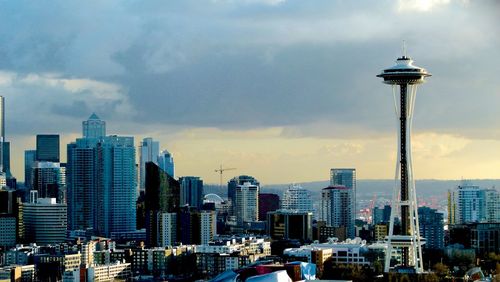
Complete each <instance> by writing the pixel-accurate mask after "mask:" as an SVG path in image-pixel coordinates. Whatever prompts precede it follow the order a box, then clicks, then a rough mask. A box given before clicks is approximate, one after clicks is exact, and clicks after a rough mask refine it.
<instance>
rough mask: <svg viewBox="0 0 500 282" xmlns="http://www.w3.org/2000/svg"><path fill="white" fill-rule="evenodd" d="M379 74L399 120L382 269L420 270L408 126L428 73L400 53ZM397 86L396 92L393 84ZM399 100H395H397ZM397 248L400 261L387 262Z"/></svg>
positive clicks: (420, 271)
mask: <svg viewBox="0 0 500 282" xmlns="http://www.w3.org/2000/svg"><path fill="white" fill-rule="evenodd" d="M377 76H378V77H381V78H383V80H384V83H385V84H389V85H391V86H392V92H393V95H394V104H395V106H396V107H395V110H396V117H397V121H398V124H399V128H398V129H399V134H398V135H399V136H398V138H399V140H398V154H397V156H398V159H397V163H396V180H399V182H398V181H396V182H397V183H398V184H397V185H396V186H395V187H394V193H393V199H392V205H391V207H392V210H391V212H392V214H391V221H390V224H389V236H388V237H387V238H388V241H387V245H388V248H387V251H386V259H385V267H384V268H385V272H389V270H390V269H395V270H397V269H402V270H403V271H406V272H408V271H412V272H416V273H422V272H423V271H424V266H423V259H422V242H421V239H422V238H421V237H420V230H419V224H418V211H417V196H416V191H415V181H414V177H413V164H412V155H411V140H410V139H411V129H412V120H413V109H414V105H415V98H416V94H417V85H418V84H422V83H424V82H425V78H426V77H429V76H431V74H430V73H428V72H427V71H426V70H425V69H423V68H419V67H417V66H415V65H413V60H412V59H411V58H409V57H407V56H406V54H404V55H403V56H402V57H400V58H398V59H397V60H396V65H395V66H393V67H390V68H387V69H385V70H383V71H382V73H381V74H379V75H377ZM398 86H399V90H400V91H399V95H397V87H398ZM398 102H399V103H398ZM399 211H400V215H401V234H399V235H395V234H394V220H395V217H396V212H399ZM394 248H399V249H401V261H400V264H398V265H391V262H392V261H393V260H392V256H393V249H394Z"/></svg>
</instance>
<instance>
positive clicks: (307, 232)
mask: <svg viewBox="0 0 500 282" xmlns="http://www.w3.org/2000/svg"><path fill="white" fill-rule="evenodd" d="M312 216H313V214H312V212H299V211H293V210H277V211H273V212H270V213H268V214H267V234H268V235H269V236H271V238H273V239H296V240H304V241H310V240H312V239H313V236H312Z"/></svg>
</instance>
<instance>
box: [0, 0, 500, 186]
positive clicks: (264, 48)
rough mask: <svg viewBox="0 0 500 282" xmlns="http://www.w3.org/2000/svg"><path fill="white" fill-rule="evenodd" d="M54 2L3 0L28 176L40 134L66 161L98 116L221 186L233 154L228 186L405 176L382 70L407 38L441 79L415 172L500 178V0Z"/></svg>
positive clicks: (14, 141) (428, 97)
mask: <svg viewBox="0 0 500 282" xmlns="http://www.w3.org/2000/svg"><path fill="white" fill-rule="evenodd" d="M54 3H55V4H54ZM54 3H51V4H46V3H44V4H42V3H29V2H14V3H2V4H0V6H2V9H0V23H1V25H0V33H2V34H4V35H5V38H6V40H4V41H3V42H0V95H3V96H4V97H5V98H6V99H5V101H6V141H10V142H11V151H12V152H11V155H12V159H11V163H12V164H11V166H12V171H13V174H14V175H15V176H16V177H17V178H18V179H22V178H23V168H24V161H23V152H24V150H27V149H32V148H34V144H35V135H36V134H44V133H59V134H61V157H62V160H65V159H66V146H65V145H66V144H68V143H69V142H70V141H72V140H74V139H75V138H76V137H79V136H80V135H81V131H80V130H81V122H82V121H83V120H86V119H87V118H88V117H89V116H90V115H91V114H92V112H96V113H97V115H99V116H100V117H101V118H102V119H103V120H106V122H107V126H108V132H109V134H118V135H126V136H128V135H134V136H135V146H136V147H137V146H138V145H139V142H140V141H141V140H142V139H143V138H144V137H153V138H154V139H155V140H157V141H160V145H161V146H160V149H168V150H169V151H170V152H172V153H173V155H174V159H175V163H176V174H177V175H179V176H187V175H195V176H200V177H202V178H203V180H204V182H205V183H213V184H216V183H218V174H217V173H215V172H214V169H216V168H217V167H218V166H219V165H220V164H221V163H222V164H223V165H224V166H227V167H236V168H238V170H236V171H232V172H231V173H230V174H229V173H227V174H224V178H225V181H227V180H229V179H230V178H232V177H233V176H234V175H240V174H249V175H253V176H255V177H256V178H257V179H259V181H261V182H262V183H263V184H264V185H265V184H275V183H287V182H290V183H291V182H307V181H315V180H326V179H328V176H329V175H328V172H329V170H330V168H332V167H355V168H356V169H357V173H358V178H359V179H390V178H393V174H394V168H393V166H394V163H395V159H396V153H395V151H394V148H395V144H396V140H397V139H396V136H395V134H394V129H395V128H396V125H395V124H394V121H393V114H394V113H393V108H392V97H391V95H390V94H388V93H387V89H385V87H384V85H382V84H381V83H380V81H379V80H378V79H377V78H376V77H375V75H376V74H377V72H378V71H379V70H380V69H381V68H382V67H385V66H387V64H388V63H390V62H391V61H394V60H395V59H396V57H398V56H399V55H401V50H400V48H401V42H402V40H406V42H407V46H408V48H407V49H408V55H409V56H410V57H412V58H413V59H414V60H415V63H416V64H417V65H425V66H426V68H427V69H430V70H432V72H433V74H434V77H433V81H432V84H431V85H428V86H427V87H426V88H425V89H424V90H423V91H421V92H419V93H418V94H417V99H416V103H417V104H418V105H417V106H416V109H415V127H414V136H413V137H414V138H413V144H412V145H413V154H414V171H415V177H416V178H417V179H429V178H434V179H460V178H499V177H498V173H497V172H496V167H498V165H500V153H496V152H500V141H499V140H498V139H499V138H498V137H499V136H500V129H499V128H500V127H499V126H498V125H499V121H498V119H496V116H495V115H496V108H495V105H498V102H500V96H498V95H496V96H495V92H498V91H499V90H500V85H499V83H498V81H497V80H496V78H495V77H494V75H495V74H496V72H495V70H496V69H497V68H498V66H497V65H496V64H495V60H494V59H492V58H496V57H498V55H500V50H498V49H497V48H495V47H496V46H498V45H499V44H498V43H500V38H498V36H495V35H494V34H497V33H498V32H499V31H500V30H499V27H498V24H496V23H497V21H498V20H497V19H496V18H495V17H496V16H498V11H499V9H498V7H499V4H497V3H495V2H494V1H484V2H481V3H477V2H473V1H446V0H439V1H437V0H436V1H397V2H396V1H383V2H377V3H376V4H375V3H364V4H363V5H362V4H359V3H344V2H341V1H335V2H334V1H318V2H314V3H308V2H306V3H303V2H298V1H280V0H269V1H266V0H259V1H257V0H254V1H251V0H246V1H206V2H203V4H201V5H200V4H198V3H199V2H195V1H183V2H169V4H168V5H165V4H164V3H162V2H151V3H148V4H141V5H140V7H139V6H138V5H137V4H136V3H134V2H127V3H124V2H106V3H99V2H90V4H88V5H83V6H82V4H81V3H65V2H54ZM418 4H420V5H418ZM148 5H151V6H148ZM139 8H140V9H139ZM14 9H16V13H14V12H13V10H14ZM53 10H55V11H56V12H54V11H53ZM49 13H50V15H51V16H50V17H49V16H48V15H49ZM26 16H29V17H28V18H27V17H26ZM443 18H453V22H445V21H443V20H442V19H443ZM415 22H418V25H415V24H414V23H415ZM395 25H397V26H396V27H395ZM120 31H121V32H122V33H123V32H124V31H126V34H121V33H120ZM485 31H487V32H485ZM436 38H439V40H436ZM174 103H175V104H176V106H175V107H172V106H171V105H172V104H174ZM241 113H244V114H241Z"/></svg>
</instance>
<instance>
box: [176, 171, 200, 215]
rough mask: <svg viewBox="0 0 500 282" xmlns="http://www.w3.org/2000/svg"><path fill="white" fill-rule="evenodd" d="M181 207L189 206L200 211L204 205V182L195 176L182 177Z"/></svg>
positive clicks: (180, 179) (180, 180)
mask: <svg viewBox="0 0 500 282" xmlns="http://www.w3.org/2000/svg"><path fill="white" fill-rule="evenodd" d="M179 182H180V184H181V194H180V206H181V207H182V206H185V205H188V206H190V207H195V208H198V209H200V208H201V206H202V205H203V180H201V179H200V178H199V177H195V176H185V177H180V178H179Z"/></svg>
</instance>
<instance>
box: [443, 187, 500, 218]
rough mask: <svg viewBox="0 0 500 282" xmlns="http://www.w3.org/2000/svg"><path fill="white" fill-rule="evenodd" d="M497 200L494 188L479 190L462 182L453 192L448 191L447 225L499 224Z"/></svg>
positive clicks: (499, 214) (499, 213)
mask: <svg viewBox="0 0 500 282" xmlns="http://www.w3.org/2000/svg"><path fill="white" fill-rule="evenodd" d="M499 200H500V195H499V193H498V190H496V189H495V188H492V189H485V188H481V187H479V186H477V185H473V184H472V183H471V182H470V181H466V180H464V181H462V183H461V184H460V185H459V186H458V187H457V188H456V189H455V190H454V191H448V223H449V224H465V223H474V222H490V223H495V222H500V202H499Z"/></svg>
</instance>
